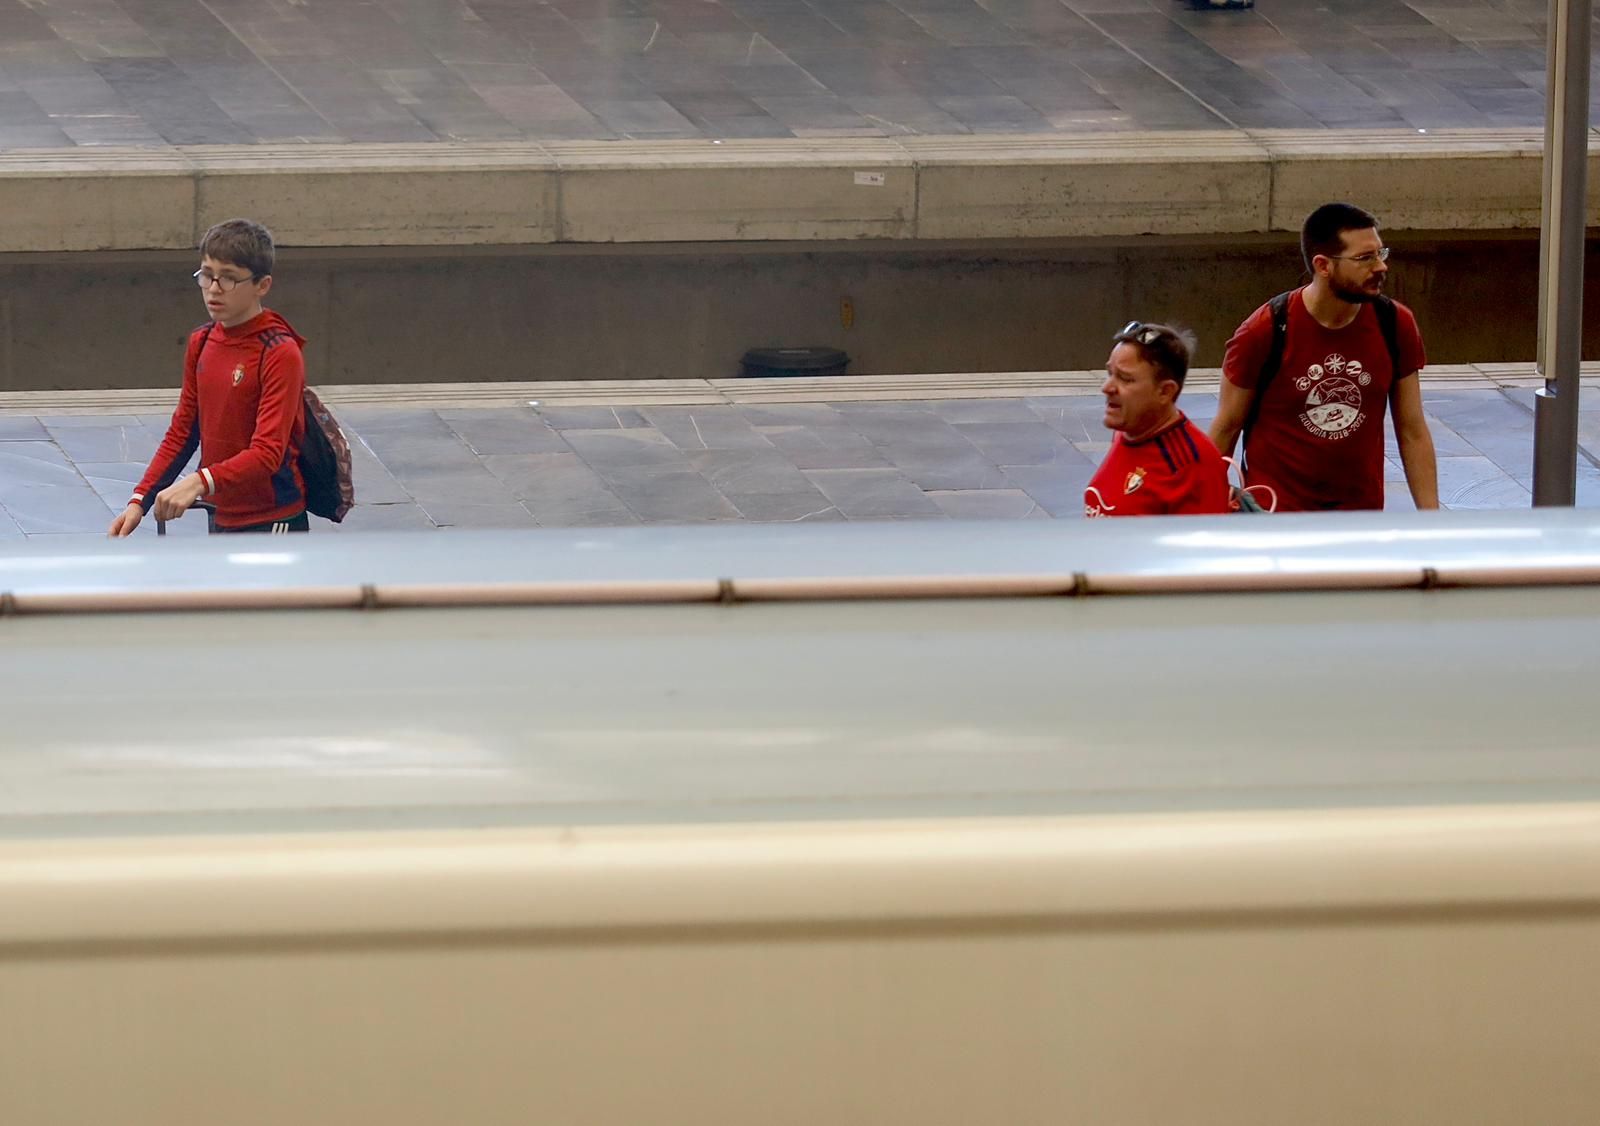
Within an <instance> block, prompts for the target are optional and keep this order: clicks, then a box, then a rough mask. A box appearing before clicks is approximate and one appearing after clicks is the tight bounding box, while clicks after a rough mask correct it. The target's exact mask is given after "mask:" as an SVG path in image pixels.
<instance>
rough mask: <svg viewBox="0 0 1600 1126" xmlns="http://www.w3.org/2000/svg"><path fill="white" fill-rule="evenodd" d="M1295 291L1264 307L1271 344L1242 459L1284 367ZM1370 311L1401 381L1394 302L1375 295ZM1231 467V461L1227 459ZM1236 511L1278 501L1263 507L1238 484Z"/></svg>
mask: <svg viewBox="0 0 1600 1126" xmlns="http://www.w3.org/2000/svg"><path fill="white" fill-rule="evenodd" d="M1298 292H1299V290H1298V289H1290V290H1285V291H1284V292H1282V293H1280V294H1278V295H1277V296H1276V297H1274V298H1273V299H1272V300H1271V301H1268V302H1267V307H1268V309H1270V310H1271V311H1272V343H1271V344H1270V345H1269V346H1268V348H1267V358H1266V360H1264V361H1263V362H1262V364H1261V371H1260V373H1259V374H1258V375H1257V376H1256V389H1255V394H1254V395H1252V396H1251V397H1250V412H1249V413H1248V414H1246V415H1245V419H1244V425H1243V426H1242V427H1241V428H1240V430H1239V447H1240V449H1239V454H1240V458H1241V460H1242V459H1243V456H1244V443H1245V440H1246V439H1247V438H1248V437H1249V436H1250V430H1251V428H1252V427H1254V426H1255V424H1256V420H1257V419H1258V418H1259V417H1260V415H1261V402H1262V400H1263V399H1265V398H1266V395H1267V386H1268V384H1270V383H1271V382H1272V379H1273V377H1274V376H1276V375H1277V374H1278V369H1279V368H1281V367H1282V366H1283V354H1284V349H1285V346H1286V345H1287V344H1288V340H1289V301H1290V299H1291V298H1292V297H1294V295H1295V294H1296V293H1298ZM1372 311H1373V313H1374V314H1376V316H1377V318H1378V329H1379V331H1381V332H1382V333H1383V343H1384V346H1385V347H1386V348H1388V350H1389V364H1390V366H1391V368H1392V370H1393V375H1392V377H1391V378H1393V379H1398V378H1400V375H1401V371H1400V329H1399V314H1397V313H1396V312H1395V308H1394V299H1393V298H1391V297H1389V296H1387V295H1386V294H1382V293H1380V294H1378V295H1377V297H1375V298H1373V301H1372ZM1230 465H1232V461H1231V459H1230ZM1240 476H1241V478H1242V477H1243V471H1242V469H1241V472H1240ZM1251 488H1252V489H1254V488H1263V489H1265V488H1269V486H1265V485H1261V486H1254V485H1253V486H1251ZM1233 499H1234V502H1235V511H1238V512H1270V511H1272V510H1273V509H1275V508H1276V507H1277V498H1276V496H1274V497H1273V499H1272V502H1271V507H1267V508H1264V507H1262V505H1261V504H1260V503H1259V501H1258V500H1257V499H1256V498H1255V497H1252V496H1251V495H1250V492H1249V490H1247V489H1245V488H1244V487H1243V486H1242V483H1241V485H1239V486H1235V487H1234V488H1233Z"/></svg>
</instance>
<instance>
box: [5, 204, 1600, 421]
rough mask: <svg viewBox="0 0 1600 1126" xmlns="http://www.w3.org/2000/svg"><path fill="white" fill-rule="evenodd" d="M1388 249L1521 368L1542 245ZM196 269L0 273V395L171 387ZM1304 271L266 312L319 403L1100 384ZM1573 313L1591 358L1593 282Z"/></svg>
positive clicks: (1598, 302)
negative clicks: (350, 396)
mask: <svg viewBox="0 0 1600 1126" xmlns="http://www.w3.org/2000/svg"><path fill="white" fill-rule="evenodd" d="M1387 237H1388V240H1389V241H1390V243H1391V244H1392V245H1394V246H1395V247H1396V251H1395V258H1394V260H1393V263H1392V265H1393V269H1392V270H1391V273H1390V278H1391V290H1392V292H1393V293H1394V294H1395V295H1396V296H1398V297H1399V298H1401V299H1402V300H1404V301H1406V302H1408V303H1409V304H1411V305H1412V306H1413V307H1414V308H1415V309H1416V310H1417V313H1418V315H1419V318H1420V320H1421V323H1422V326H1423V331H1424V334H1425V338H1426V340H1427V344H1428V352H1429V358H1430V360H1431V361H1432V362H1434V363H1436V364H1437V363H1466V362H1489V361H1517V360H1529V359H1531V358H1532V356H1533V353H1534V333H1535V327H1534V320H1535V311H1536V308H1537V301H1538V298H1537V276H1538V245H1537V241H1536V237H1535V236H1534V235H1532V234H1530V233H1527V232H1519V233H1516V234H1502V235H1489V236H1482V237H1472V238H1459V237H1454V236H1449V235H1440V234H1423V233H1410V234H1407V233H1405V232H1401V231H1390V232H1388V234H1387ZM1595 254H1596V250H1595V248H1594V247H1592V248H1591V257H1593V256H1594V255H1595ZM193 268H194V262H193V256H192V254H190V253H187V252H175V251H150V252H137V253H135V252H123V253H118V254H102V255H82V254H80V255H63V256H29V255H12V256H5V257H0V390H46V389H66V388H121V387H159V386H164V385H170V384H172V383H174V382H175V381H176V380H177V378H178V367H179V363H180V357H181V347H182V341H183V338H184V336H185V335H186V333H187V331H188V330H189V329H190V328H191V327H193V326H194V325H195V324H198V323H199V322H200V321H201V320H202V318H203V316H204V311H203V309H202V307H201V303H200V298H199V295H198V293H197V292H196V287H195V286H194V284H193V282H192V281H190V279H189V273H190V271H192V270H193ZM1299 273H1300V265H1299V256H1298V251H1297V249H1296V248H1295V245H1294V243H1293V241H1292V239H1291V237H1290V236H1288V235H1278V236H1271V235H1244V236H1222V237H1213V238H1206V239H1199V238H1195V239H1173V238H1163V239H1145V240H1118V241H1116V242H1114V243H1113V242H1108V241H1102V242H1087V241H1079V242H1033V243H1007V244H993V243H990V244H961V243H946V244H934V245H927V244H918V245H917V246H915V247H911V246H906V245H905V244H894V243H888V242H866V243H863V242H849V243H820V244H819V243H807V244H799V243H787V244H757V245H748V244H746V245H742V246H734V247H730V246H727V245H725V244H722V245H718V244H684V245H679V246H671V247H582V248H575V247H559V246H550V247H515V248H485V249H478V250H460V249H449V250H442V249H441V250H434V249H428V248H411V249H405V250H389V249H384V250H350V249H345V250H305V249H300V250H292V249H291V250H285V251H283V252H281V254H280V259H279V267H278V270H277V283H278V284H277V288H276V289H275V290H274V291H273V298H274V300H273V302H272V303H273V304H274V305H275V307H277V308H278V309H279V310H280V311H282V312H283V313H284V314H285V315H286V316H288V317H289V318H290V320H291V321H293V322H294V324H295V325H296V326H297V327H298V328H299V330H300V331H301V332H302V333H303V334H304V335H305V336H307V337H308V338H309V344H308V360H309V364H310V374H311V378H312V381H313V382H316V383H330V384H342V383H410V382H433V381H458V380H460V381H481V380H496V379H506V380H544V379H549V380H571V379H625V378H626V379H639V378H658V377H659V378H705V377H716V376H724V375H733V374H737V370H738V361H739V357H740V355H741V354H742V353H743V352H744V350H745V349H747V348H750V347H755V346H762V345H790V346H792V345H812V344H822V345H832V346H836V347H840V348H843V349H845V350H846V351H847V352H849V353H850V355H851V356H852V357H853V358H854V361H855V362H854V363H853V364H852V366H851V370H852V371H853V372H875V373H891V372H893V373H898V372H983V371H1027V370H1060V369H1083V368H1091V369H1092V368H1095V367H1098V366H1099V365H1100V364H1101V363H1103V362H1104V360H1105V353H1106V350H1107V341H1108V338H1109V336H1110V334H1111V333H1112V332H1113V331H1114V330H1115V329H1116V328H1118V327H1120V326H1121V325H1122V324H1123V322H1125V321H1126V320H1128V319H1129V318H1130V317H1140V318H1143V319H1174V320H1178V321H1182V322H1185V323H1187V324H1189V325H1191V326H1192V327H1193V328H1195V329H1196V330H1197V331H1198V333H1199V335H1200V340H1201V349H1200V355H1199V361H1200V362H1201V363H1202V364H1215V363H1217V362H1219V361H1220V358H1221V354H1222V346H1223V344H1224V343H1225V342H1226V339H1227V337H1228V335H1229V333H1230V332H1231V331H1232V330H1233V328H1234V326H1235V325H1236V324H1237V323H1238V321H1239V320H1240V319H1241V318H1242V317H1244V316H1245V315H1246V314H1248V313H1249V312H1250V310H1251V309H1253V308H1254V307H1255V306H1256V305H1258V304H1260V303H1261V302H1262V301H1264V300H1265V299H1266V298H1267V297H1269V296H1271V295H1272V294H1273V293H1275V292H1277V291H1278V290H1279V289H1283V288H1287V287H1289V286H1291V285H1293V284H1295V283H1296V281H1297V279H1298V277H1299ZM1590 275H1591V277H1595V276H1600V271H1597V270H1594V269H1591V270H1590ZM845 301H848V302H849V303H850V305H851V306H852V307H853V311H854V322H853V324H852V325H851V326H850V327H846V326H845V324H844V323H843V320H844V318H843V317H842V316H841V309H842V303H843V302H845ZM1586 307H1587V310H1588V321H1589V326H1590V333H1589V335H1590V337H1591V340H1590V342H1589V345H1588V347H1587V348H1586V351H1585V355H1586V356H1589V357H1591V358H1594V357H1597V356H1600V325H1597V322H1600V291H1596V289H1595V287H1594V285H1593V284H1591V289H1590V293H1589V294H1588V299H1587V303H1586Z"/></svg>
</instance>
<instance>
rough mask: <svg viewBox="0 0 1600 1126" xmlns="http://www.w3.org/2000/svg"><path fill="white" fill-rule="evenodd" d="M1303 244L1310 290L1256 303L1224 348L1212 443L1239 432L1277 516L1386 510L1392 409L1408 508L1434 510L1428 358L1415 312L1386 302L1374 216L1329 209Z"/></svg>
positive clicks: (1384, 261)
mask: <svg viewBox="0 0 1600 1126" xmlns="http://www.w3.org/2000/svg"><path fill="white" fill-rule="evenodd" d="M1300 249H1301V253H1302V255H1303V256H1304V258H1305V263H1306V269H1307V270H1308V271H1310V273H1311V282H1310V284H1308V285H1306V286H1304V287H1302V288H1300V289H1295V290H1291V291H1290V292H1288V293H1283V294H1279V295H1278V296H1277V297H1275V298H1273V299H1272V300H1271V301H1269V302H1267V304H1265V305H1263V306H1261V308H1259V309H1257V310H1256V311H1255V312H1254V313H1251V314H1250V316H1249V317H1247V318H1246V319H1245V321H1244V323H1243V324H1241V325H1240V326H1239V328H1238V330H1237V331H1236V332H1235V333H1234V334H1233V339H1231V340H1229V341H1228V348H1227V352H1226V354H1225V355H1224V357H1223V361H1222V373H1223V380H1222V389H1221V394H1220V396H1219V398H1218V402H1217V414H1216V418H1215V419H1214V420H1213V421H1212V424H1211V440H1212V441H1213V442H1214V443H1215V444H1216V447H1217V449H1219V450H1221V451H1222V452H1223V453H1224V454H1230V455H1231V454H1232V452H1233V447H1234V443H1235V442H1236V441H1237V440H1238V438H1239V435H1240V433H1241V431H1242V432H1243V435H1244V476H1245V483H1246V484H1247V485H1249V486H1258V485H1267V486H1270V487H1271V489H1272V490H1273V492H1274V493H1275V494H1276V496H1277V510H1278V511H1280V512H1284V511H1288V512H1300V511H1303V512H1317V511H1324V510H1328V509H1375V508H1382V507H1383V414H1384V410H1385V408H1386V407H1387V408H1388V409H1389V410H1391V411H1393V413H1394V429H1395V438H1396V440H1397V441H1398V443H1399V446H1400V461H1401V463H1402V464H1403V466H1404V467H1405V474H1406V484H1407V485H1409V486H1410V488H1411V499H1412V501H1413V502H1414V503H1415V504H1416V506H1417V507H1418V508H1438V507H1439V478H1438V466H1437V463H1436V462H1435V460H1434V453H1433V437H1432V436H1431V435H1430V434H1429V433H1428V424H1427V422H1426V420H1425V419H1424V418H1423V414H1422V391H1421V388H1420V385H1419V381H1418V378H1417V372H1418V371H1419V370H1420V369H1421V368H1422V366H1423V364H1425V363H1426V362H1427V357H1426V356H1425V354H1424V353H1423V349H1422V334H1421V333H1420V332H1419V331H1418V330H1417V319H1416V317H1414V316H1413V315H1412V313H1411V310H1410V309H1407V308H1406V307H1405V306H1404V305H1402V304H1400V303H1399V302H1398V301H1392V300H1390V299H1389V298H1388V297H1386V296H1384V293H1383V284H1384V278H1385V276H1386V275H1387V274H1388V272H1389V266H1388V259H1389V248H1388V247H1386V246H1384V245H1383V240H1382V239H1381V238H1380V237H1379V235H1378V223H1377V220H1376V219H1374V218H1373V217H1372V216H1371V215H1370V214H1368V213H1367V212H1365V211H1363V210H1362V209H1361V208H1359V207H1356V206H1354V205H1352V204H1348V203H1328V204H1324V205H1323V206H1321V207H1319V208H1317V209H1316V210H1315V211H1313V212H1312V213H1311V214H1310V215H1309V216H1307V217H1306V221H1305V225H1304V226H1303V227H1302V229H1301V232H1300Z"/></svg>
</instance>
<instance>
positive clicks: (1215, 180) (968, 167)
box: [901, 133, 1271, 239]
mask: <svg viewBox="0 0 1600 1126" xmlns="http://www.w3.org/2000/svg"><path fill="white" fill-rule="evenodd" d="M901 143H902V144H903V145H904V147H905V149H906V151H907V152H909V153H911V155H912V156H913V157H915V158H916V161H917V167H918V170H919V183H920V190H919V195H918V200H917V237H919V238H929V239H935V238H1054V237H1096V236H1116V235H1141V234H1164V235H1186V234H1221V233H1236V232H1250V231H1264V230H1266V229H1267V217H1268V208H1267V202H1268V189H1269V187H1270V184H1271V175H1270V169H1269V168H1268V166H1267V160H1266V155H1265V153H1264V152H1263V151H1262V150H1261V149H1260V148H1259V147H1258V146H1257V145H1255V144H1254V143H1252V142H1251V141H1250V140H1249V139H1248V138H1246V137H1245V136H1244V135H1242V134H1237V133H1198V134H1147V133H1140V134H1128V135H1123V136H1116V137H1103V136H1102V137H1081V138H1061V137H1038V138H1032V137H1030V138H1006V139H996V140H987V139H985V140H977V139H970V140H959V141H951V140H950V139H948V138H906V139H905V140H903V141H902V142H901Z"/></svg>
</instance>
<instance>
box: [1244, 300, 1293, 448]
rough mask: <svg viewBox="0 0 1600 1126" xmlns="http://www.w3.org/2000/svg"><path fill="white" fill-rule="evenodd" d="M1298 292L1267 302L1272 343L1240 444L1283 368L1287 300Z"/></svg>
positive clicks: (1286, 332)
mask: <svg viewBox="0 0 1600 1126" xmlns="http://www.w3.org/2000/svg"><path fill="white" fill-rule="evenodd" d="M1298 292H1299V290H1295V289H1289V290H1285V291H1284V292H1282V293H1280V294H1278V296H1276V297H1274V298H1273V299H1272V300H1271V301H1268V302H1267V308H1268V309H1270V310H1272V343H1271V344H1269V345H1268V346H1267V358H1266V360H1264V361H1263V362H1262V364H1261V370H1260V371H1259V372H1258V373H1257V374H1256V389H1255V394H1254V395H1253V396H1251V398H1250V413H1249V414H1247V415H1245V418H1244V426H1243V427H1241V428H1240V430H1239V441H1240V443H1241V444H1242V443H1243V442H1244V440H1245V439H1246V438H1248V437H1249V436H1250V430H1251V428H1252V427H1253V426H1255V424H1256V419H1257V418H1259V417H1260V416H1261V402H1262V400H1263V399H1265V398H1266V396H1267V386H1268V385H1269V384H1270V383H1271V382H1272V378H1273V376H1275V375H1277V374H1278V369H1279V368H1280V367H1282V366H1283V350H1284V346H1285V345H1286V344H1287V343H1288V340H1289V299H1290V298H1291V297H1293V296H1294V295H1295V294H1296V293H1298Z"/></svg>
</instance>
